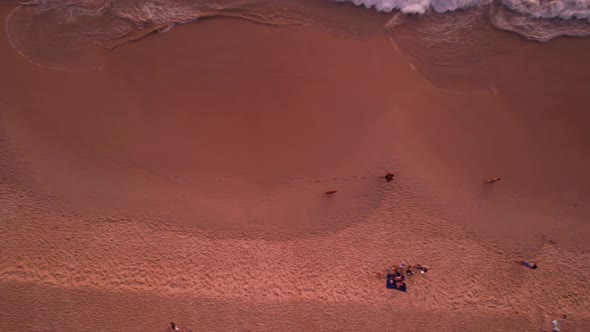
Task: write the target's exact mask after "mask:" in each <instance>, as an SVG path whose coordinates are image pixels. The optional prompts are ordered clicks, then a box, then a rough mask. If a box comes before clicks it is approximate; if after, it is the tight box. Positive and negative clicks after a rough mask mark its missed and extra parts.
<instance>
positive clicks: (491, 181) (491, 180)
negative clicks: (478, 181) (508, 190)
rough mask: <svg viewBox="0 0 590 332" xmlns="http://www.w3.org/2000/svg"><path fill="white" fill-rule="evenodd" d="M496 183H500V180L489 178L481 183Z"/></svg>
mask: <svg viewBox="0 0 590 332" xmlns="http://www.w3.org/2000/svg"><path fill="white" fill-rule="evenodd" d="M496 181H500V178H489V179H487V180H485V181H484V182H483V183H494V182H496Z"/></svg>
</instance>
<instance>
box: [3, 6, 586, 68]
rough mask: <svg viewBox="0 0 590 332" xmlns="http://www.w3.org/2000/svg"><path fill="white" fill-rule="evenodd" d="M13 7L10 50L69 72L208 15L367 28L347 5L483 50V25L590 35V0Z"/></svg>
mask: <svg viewBox="0 0 590 332" xmlns="http://www.w3.org/2000/svg"><path fill="white" fill-rule="evenodd" d="M17 3H19V4H20V5H19V6H18V7H16V8H15V9H14V10H13V11H12V12H11V13H10V14H9V15H8V17H7V19H6V22H5V30H6V34H7V36H8V39H9V40H10V42H11V43H12V45H13V46H14V47H15V49H16V50H17V51H18V52H19V53H20V54H21V55H22V56H24V57H25V58H27V59H28V60H29V61H31V62H32V63H35V64H37V65H39V66H42V67H46V68H55V69H63V70H68V71H73V72H79V71H86V70H93V69H100V68H101V67H102V61H101V58H100V56H99V52H97V49H105V48H106V49H112V48H115V47H117V46H119V45H122V44H124V43H126V42H129V41H131V40H135V39H139V38H142V37H144V36H146V35H148V34H150V33H154V32H167V31H169V30H171V29H173V27H174V26H175V25H177V24H185V23H189V22H194V21H198V20H201V19H205V18H210V17H238V18H243V19H247V20H251V21H255V22H258V23H265V24H272V25H293V24H297V25H319V26H323V27H326V28H329V29H333V30H351V28H350V26H356V27H359V26H360V25H362V24H365V25H366V24H370V23H367V19H366V18H367V16H366V15H365V16H364V18H363V19H362V20H361V19H359V20H357V19H356V18H355V16H354V15H352V16H351V15H346V16H343V15H340V14H339V13H338V12H339V11H341V9H340V8H343V7H350V6H351V3H352V4H353V5H356V6H358V7H361V8H357V9H355V10H356V11H357V13H358V15H359V17H360V16H363V15H364V14H362V12H366V11H376V12H380V13H381V14H379V15H378V14H375V16H373V17H374V18H378V20H376V21H379V24H382V25H383V31H389V32H392V30H395V29H396V28H397V27H399V26H400V25H403V24H405V23H406V22H408V21H411V20H413V19H416V16H424V15H425V16H427V17H430V18H431V20H432V22H431V24H430V25H431V26H430V27H429V28H428V29H425V30H423V31H422V32H423V33H424V34H426V35H428V34H430V36H428V38H425V39H426V40H431V41H432V42H433V43H436V41H437V40H438V39H442V40H447V41H448V40H452V39H457V42H459V43H463V42H467V43H468V44H469V43H471V44H478V43H479V44H481V43H484V44H485V41H477V40H474V39H476V38H481V36H480V35H478V34H477V30H478V29H481V27H482V26H486V25H487V26H491V27H493V28H494V29H501V30H507V31H512V32H515V33H518V34H520V35H522V36H523V37H525V38H527V39H531V40H536V41H541V42H546V41H549V40H551V39H553V38H557V37H560V36H578V37H583V36H590V0H552V1H548V0H500V1H491V0H332V1H331V0H280V1H268V0H266V1H262V0H75V1H74V0H32V1H15V0H0V5H1V4H4V5H15V4H17ZM362 7H365V8H362ZM347 10H349V9H347ZM457 13H460V14H459V15H457ZM357 21H358V22H357ZM360 21H363V22H364V23H359V22H360ZM382 21H383V22H386V23H382ZM458 26H459V28H458ZM361 29H362V28H361ZM457 29H459V30H461V33H460V34H457ZM471 31H473V32H475V34H474V36H470V32H471ZM476 35H477V37H476ZM484 38H485V37H484ZM467 39H471V40H467Z"/></svg>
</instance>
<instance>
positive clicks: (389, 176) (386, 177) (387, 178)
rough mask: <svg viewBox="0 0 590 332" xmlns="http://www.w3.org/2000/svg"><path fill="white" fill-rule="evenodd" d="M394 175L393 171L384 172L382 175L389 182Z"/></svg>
mask: <svg viewBox="0 0 590 332" xmlns="http://www.w3.org/2000/svg"><path fill="white" fill-rule="evenodd" d="M394 176H395V174H393V173H391V172H387V174H385V176H384V177H385V180H386V181H387V182H391V181H393V177H394Z"/></svg>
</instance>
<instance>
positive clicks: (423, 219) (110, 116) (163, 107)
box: [0, 9, 590, 331]
mask: <svg viewBox="0 0 590 332" xmlns="http://www.w3.org/2000/svg"><path fill="white" fill-rule="evenodd" d="M6 13H7V11H6V10H5V9H3V12H2V17H3V18H4V17H5V15H6ZM416 24H421V23H420V22H418V23H416ZM411 28H412V26H410V28H407V29H405V30H400V32H399V33H400V34H402V35H401V36H404V35H403V33H405V34H407V35H405V36H409V37H408V38H406V39H405V40H403V41H402V40H400V39H397V40H396V38H393V39H394V41H396V44H397V48H396V47H395V46H394V45H393V44H392V43H391V41H390V40H389V39H388V38H387V37H386V36H385V35H383V34H378V33H367V34H365V35H363V36H357V37H356V38H352V37H346V36H343V35H340V34H335V33H332V32H327V31H324V30H321V29H317V28H314V27H297V26H293V27H282V28H277V27H272V26H265V25H257V24H253V23H249V22H245V21H240V20H229V19H213V20H206V21H202V22H198V23H196V24H190V25H186V26H181V27H177V28H175V29H174V30H172V31H171V32H168V33H165V34H157V35H153V36H150V37H148V38H145V39H143V40H140V41H138V42H134V43H131V44H128V45H125V46H123V47H120V48H118V49H115V50H113V51H109V52H104V53H102V54H100V56H102V57H103V58H104V63H105V66H104V70H102V71H97V72H89V73H82V74H69V73H63V72H58V71H50V70H45V69H40V68H37V67H34V66H32V65H31V64H29V63H27V62H26V60H24V59H22V58H21V57H20V56H19V55H18V54H17V53H16V52H15V51H14V50H12V49H11V48H10V46H9V45H8V43H7V42H6V40H5V39H2V40H0V54H1V55H2V58H1V63H2V66H0V70H1V72H0V74H1V75H2V77H10V80H6V79H5V80H2V82H1V83H0V90H1V91H2V92H1V94H0V98H1V99H0V102H1V104H0V105H1V111H0V112H1V113H0V114H1V115H2V127H1V130H0V138H1V140H0V149H1V150H0V179H2V180H3V181H2V186H1V187H0V190H1V195H0V208H1V209H2V211H3V217H2V218H3V220H2V223H0V236H1V237H2V239H1V240H2V241H0V243H1V244H0V251H1V252H2V256H3V257H4V259H3V260H1V261H0V275H1V276H2V278H1V282H0V289H1V290H0V297H2V298H3V299H6V300H5V301H3V302H4V303H5V304H6V308H5V309H4V310H2V311H0V312H1V313H0V329H1V330H2V331H17V330H18V331H20V330H31V331H46V330H50V331H79V330H83V331H112V330H130V331H165V329H166V326H167V324H168V322H169V321H175V322H176V323H177V324H179V325H180V326H182V327H183V328H187V329H190V330H192V331H200V330H253V331H257V330H268V331H271V330H277V329H279V328H280V329H282V330H363V331H364V330H375V329H382V330H383V329H385V330H388V329H393V328H399V329H404V330H409V331H430V330H438V331H457V330H464V331H483V330H485V331H505V330H510V331H531V330H541V329H542V328H548V327H549V325H548V324H549V321H550V320H551V319H555V318H560V317H561V315H562V314H567V315H568V318H567V320H566V321H565V322H564V324H565V325H564V330H567V331H585V330H588V329H589V328H590V316H589V315H588V308H590V300H589V299H590V291H589V287H588V286H590V282H589V280H588V277H587V271H589V269H590V257H588V252H589V251H588V250H589V247H588V244H587V238H588V235H589V231H590V229H589V225H588V223H587V217H588V216H589V215H590V204H589V203H588V202H589V201H590V200H589V197H590V175H588V174H587V172H585V170H586V169H590V157H589V155H588V153H587V151H588V146H589V144H590V134H589V132H588V131H587V130H586V129H585V127H584V124H585V123H587V120H588V114H587V112H586V109H585V105H586V103H585V99H584V94H585V93H586V91H588V89H587V88H588V86H587V85H588V84H587V83H586V82H588V78H589V77H590V65H588V64H587V63H586V60H585V59H587V58H588V57H587V55H588V53H590V43H589V42H588V41H587V40H582V39H578V40H574V39H569V40H568V39H563V40H557V41H554V42H551V43H548V44H537V43H532V42H525V41H523V40H521V39H520V38H519V37H517V36H514V35H511V34H508V33H504V32H490V33H496V34H495V35H491V36H490V38H491V39H492V40H501V41H502V42H503V43H504V45H508V47H509V49H511V52H508V53H503V55H502V56H499V57H495V58H494V59H493V60H489V61H488V60H481V61H482V63H481V64H475V65H473V67H469V68H470V70H466V69H465V68H463V72H464V73H465V74H464V75H461V76H459V77H458V76H457V75H453V71H452V69H453V68H452V67H448V66H447V67H445V68H443V69H441V68H440V67H436V66H433V65H432V63H428V61H423V62H420V61H417V60H416V57H415V55H416V54H415V53H413V52H414V51H415V50H417V49H418V50H419V49H420V45H417V46H416V45H411V44H408V42H409V41H410V40H411V38H410V37H411V36H412V33H415V31H413V30H412V29H411ZM212 36H214V38H213V37H212ZM416 36H418V35H416ZM398 49H399V51H398ZM438 51H439V50H432V52H433V53H436V52H438ZM421 58H422V59H427V58H428V57H424V56H423V57H421ZM556 59H562V60H563V61H559V60H556ZM445 70H446V71H445ZM556 77H559V79H558V80H556V79H555V78H556ZM453 80H454V81H453ZM469 80H473V81H474V82H476V83H474V86H470V85H469V84H468V83H469ZM584 121H586V122H584ZM387 171H392V172H394V173H396V177H395V179H394V181H393V182H391V183H386V182H385V180H384V179H383V178H380V177H382V176H383V175H385V173H386V172H387ZM493 176H498V177H501V178H502V180H501V181H499V182H497V183H494V184H492V185H484V184H483V181H484V180H485V179H486V178H489V177H493ZM327 190H337V191H338V192H337V193H336V194H334V195H332V196H329V197H328V196H326V195H324V192H325V191H327ZM515 258H524V259H534V260H538V261H539V264H540V268H539V269H538V270H535V271H532V270H526V269H525V268H524V267H521V266H518V265H516V264H515V263H513V259H515ZM401 261H406V262H410V263H421V264H424V265H427V266H429V267H430V268H431V269H430V271H429V272H428V273H427V274H426V275H416V276H413V277H411V278H410V280H409V281H408V289H409V290H408V293H406V294H404V293H400V292H393V293H392V291H388V290H386V289H385V287H384V280H380V279H379V278H376V277H374V276H373V273H374V272H376V271H379V270H383V269H384V268H385V267H386V266H388V265H391V264H399V262H401Z"/></svg>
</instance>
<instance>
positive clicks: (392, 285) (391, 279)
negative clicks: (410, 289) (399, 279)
mask: <svg viewBox="0 0 590 332" xmlns="http://www.w3.org/2000/svg"><path fill="white" fill-rule="evenodd" d="M386 279H387V280H386V284H385V287H387V289H397V290H399V291H402V292H404V293H405V292H406V290H407V287H406V284H405V283H403V285H402V286H401V287H397V285H396V282H395V275H394V274H391V273H388V274H387V278H386Z"/></svg>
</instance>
